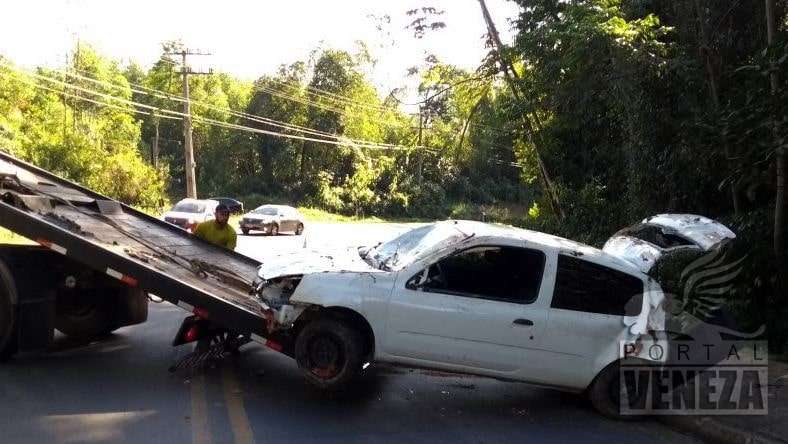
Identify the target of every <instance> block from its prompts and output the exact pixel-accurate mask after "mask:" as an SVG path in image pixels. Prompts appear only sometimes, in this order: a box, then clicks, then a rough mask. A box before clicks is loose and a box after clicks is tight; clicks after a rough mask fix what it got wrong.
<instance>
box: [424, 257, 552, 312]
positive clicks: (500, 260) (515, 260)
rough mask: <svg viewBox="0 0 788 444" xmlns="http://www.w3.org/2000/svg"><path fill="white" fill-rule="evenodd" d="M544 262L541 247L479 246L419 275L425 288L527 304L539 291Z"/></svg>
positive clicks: (435, 265)
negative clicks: (534, 248)
mask: <svg viewBox="0 0 788 444" xmlns="http://www.w3.org/2000/svg"><path fill="white" fill-rule="evenodd" d="M544 264H545V255H544V253H543V252H542V251H539V250H531V249H527V248H517V247H509V246H480V247H473V248H469V249H467V250H464V251H461V252H459V253H455V254H452V255H451V256H448V257H445V258H443V259H441V260H440V261H438V262H436V263H434V264H432V265H431V266H430V267H429V268H428V269H427V276H426V278H424V279H422V278H423V277H422V275H421V274H419V275H417V277H416V279H417V280H419V281H422V280H423V283H422V284H421V285H420V286H419V287H420V288H421V289H423V290H424V291H429V292H436V293H448V294H456V295H458V296H469V297H477V298H483V299H494V300H500V301H506V302H516V303H523V304H528V303H532V302H534V301H535V300H536V298H537V297H538V295H539V288H540V286H541V284H542V275H543V274H544Z"/></svg>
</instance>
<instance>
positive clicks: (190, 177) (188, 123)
mask: <svg viewBox="0 0 788 444" xmlns="http://www.w3.org/2000/svg"><path fill="white" fill-rule="evenodd" d="M167 54H168V55H180V56H181V75H182V76H183V98H184V99H185V100H184V102H183V113H184V114H185V116H184V117H183V160H184V170H185V173H186V197H191V198H196V197H197V178H196V177H195V169H196V166H197V165H196V163H195V162H194V149H193V148H192V118H191V106H190V102H189V76H190V75H206V74H213V72H212V70H210V71H205V72H198V71H192V69H191V68H190V67H189V65H188V64H187V63H186V56H190V55H201V56H203V55H211V54H210V53H207V52H200V51H192V50H188V49H185V48H184V49H182V50H180V51H174V52H168V53H167Z"/></svg>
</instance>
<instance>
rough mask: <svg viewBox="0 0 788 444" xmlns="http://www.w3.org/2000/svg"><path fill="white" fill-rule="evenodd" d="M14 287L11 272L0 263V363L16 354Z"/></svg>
mask: <svg viewBox="0 0 788 444" xmlns="http://www.w3.org/2000/svg"><path fill="white" fill-rule="evenodd" d="M15 294H16V287H15V285H14V281H13V279H12V277H11V272H10V271H9V270H8V268H7V267H6V266H5V264H3V262H2V261H0V362H2V361H5V360H7V359H8V358H10V357H11V356H13V355H14V354H15V353H16V352H17V342H16V335H15V332H16V329H15V328H14V318H15V317H16V316H15V313H14V304H13V297H14V296H15Z"/></svg>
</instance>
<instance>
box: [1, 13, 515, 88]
mask: <svg viewBox="0 0 788 444" xmlns="http://www.w3.org/2000/svg"><path fill="white" fill-rule="evenodd" d="M3 3H4V5H3V8H2V9H3V11H2V15H0V55H4V56H6V57H9V58H10V59H11V60H12V61H13V62H14V63H17V64H19V65H22V66H26V67H33V66H41V65H43V66H62V65H63V63H64V62H65V60H66V57H67V55H68V53H69V52H70V51H71V50H72V49H73V48H74V46H75V44H76V42H77V41H79V42H87V43H90V44H91V45H92V46H93V47H94V48H95V49H96V50H97V51H98V52H99V53H101V54H102V55H104V56H108V57H111V58H114V59H116V60H121V61H123V62H128V61H129V60H133V61H135V62H137V63H140V64H141V65H143V66H144V67H149V66H150V65H151V64H152V63H153V62H155V61H156V60H157V59H158V57H159V55H160V53H161V42H163V41H166V40H174V39H180V40H182V41H183V42H184V44H185V45H186V46H187V47H189V48H194V49H198V50H202V51H205V52H210V53H211V54H212V55H210V56H200V57H195V58H194V62H193V63H191V64H192V66H193V67H195V68H197V69H199V68H209V67H210V68H213V69H214V70H219V71H224V72H229V73H231V74H233V75H235V76H238V77H240V78H243V79H247V80H253V79H256V78H258V77H260V76H261V75H263V74H270V73H273V72H275V71H276V69H277V67H278V66H279V65H281V64H283V63H291V62H294V61H297V60H306V59H307V58H308V57H309V54H310V52H311V51H313V50H314V49H315V48H316V47H318V46H319V45H322V46H323V47H331V48H336V49H344V50H347V51H350V52H355V50H356V48H357V47H358V46H357V44H356V41H358V40H362V41H365V42H366V43H367V44H368V45H369V49H370V52H371V53H372V56H373V57H374V58H376V59H377V60H378V62H377V64H376V65H375V67H374V68H373V71H372V72H370V73H369V74H370V76H371V78H372V80H373V82H374V83H375V84H376V86H377V87H378V88H379V89H380V90H382V91H388V90H391V89H392V88H395V87H399V86H402V85H405V84H408V80H407V79H406V78H405V75H406V70H407V68H409V67H411V66H415V65H418V64H420V63H421V61H422V60H423V59H424V56H425V54H427V53H432V54H435V55H436V56H438V58H439V60H441V61H443V62H446V63H451V64H455V65H458V66H460V67H463V68H467V69H474V68H476V67H477V66H478V64H479V62H480V61H481V59H482V57H483V56H484V54H485V53H486V49H485V48H484V40H483V35H484V33H485V32H486V28H485V24H484V20H483V18H482V15H481V11H480V8H479V3H478V2H477V1H476V0H432V1H431V0H418V1H414V0H366V1H364V0H285V1H281V0H280V1H270V0H256V1H255V0H223V1H221V2H216V1H205V0H191V1H184V0H135V1H133V2H132V1H117V0H103V1H100V0H6V1H4V2H3ZM487 5H488V8H489V9H490V13H491V15H492V17H493V20H494V21H495V22H496V25H497V26H498V29H499V31H500V32H501V34H502V37H503V39H504V40H505V41H508V40H509V39H510V38H511V35H512V32H511V25H510V23H509V21H508V20H509V19H510V18H514V17H516V15H517V12H518V7H517V5H515V4H514V3H512V2H510V1H507V0H487ZM421 6H434V7H436V8H437V9H442V10H444V11H445V13H444V15H443V16H442V19H443V21H445V22H446V25H447V26H446V28H444V29H442V30H440V31H437V32H434V33H430V34H428V35H427V36H425V37H424V38H423V39H421V40H419V39H416V38H414V37H413V34H412V31H409V30H407V29H405V26H406V25H407V23H409V22H410V20H411V18H409V17H408V16H406V14H405V12H406V11H407V10H409V9H412V8H416V7H421ZM386 14H388V15H389V16H390V17H391V23H390V24H388V25H387V26H385V29H384V32H381V31H379V30H377V29H376V23H375V21H374V20H373V19H372V18H370V15H375V16H378V17H380V16H383V15H386ZM410 82H411V83H412V80H411V81H410Z"/></svg>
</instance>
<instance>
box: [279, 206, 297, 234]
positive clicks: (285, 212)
mask: <svg viewBox="0 0 788 444" xmlns="http://www.w3.org/2000/svg"><path fill="white" fill-rule="evenodd" d="M279 214H280V215H281V216H280V218H279V231H294V230H295V226H294V224H293V213H292V211H290V209H289V208H280V209H279Z"/></svg>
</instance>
